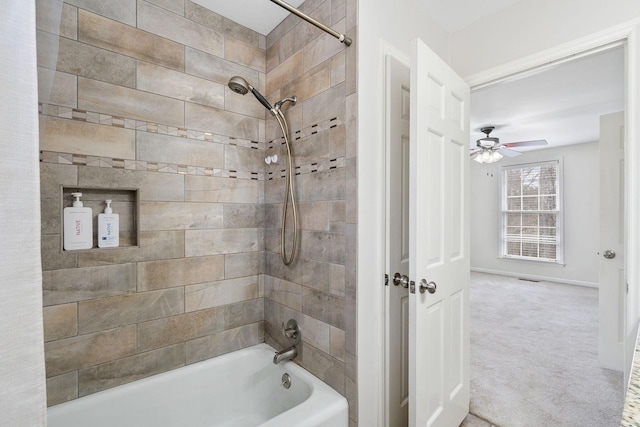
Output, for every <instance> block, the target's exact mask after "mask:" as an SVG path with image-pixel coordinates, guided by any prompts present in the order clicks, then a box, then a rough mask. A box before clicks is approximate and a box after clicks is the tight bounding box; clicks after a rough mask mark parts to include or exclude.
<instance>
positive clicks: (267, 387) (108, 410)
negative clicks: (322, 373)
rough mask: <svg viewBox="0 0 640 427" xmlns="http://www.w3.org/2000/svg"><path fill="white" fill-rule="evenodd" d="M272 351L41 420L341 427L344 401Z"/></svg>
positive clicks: (78, 424)
mask: <svg viewBox="0 0 640 427" xmlns="http://www.w3.org/2000/svg"><path fill="white" fill-rule="evenodd" d="M274 352H275V350H274V349H273V348H271V347H270V346H268V345H267V344H258V345H256V346H253V347H249V348H246V349H243V350H239V351H236V352H233V353H228V354H226V355H223V356H218V357H215V358H213V359H209V360H205V361H203V362H198V363H195V364H193V365H188V366H185V367H182V368H179V369H175V370H173V371H169V372H165V373H163V374H159V375H155V376H153V377H149V378H145V379H142V380H139V381H134V382H132V383H129V384H126V385H122V386H118V387H115V388H112V389H109V390H105V391H102V392H99V393H95V394H92V395H89V396H86V397H83V398H81V399H77V400H74V401H71V402H67V403H62V404H60V405H56V406H52V407H50V408H49V409H48V419H49V423H48V425H49V427H86V426H91V427H113V426H118V427H129V426H130V427H134V426H135V427H145V426H153V427H175V426H189V427H205V426H206V427H214V426H216V427H217V426H220V427H249V426H251V427H253V426H263V427H275V426H278V427H288V426H296V427H347V426H348V424H349V421H348V407H347V401H346V399H345V398H344V397H343V396H341V395H340V394H339V393H337V392H336V391H335V390H333V389H332V388H330V387H329V386H328V385H326V384H325V383H323V382H322V381H320V380H319V379H317V378H316V377H314V376H313V375H311V374H310V373H309V372H307V371H305V370H304V369H302V368H301V367H300V366H298V365H296V364H294V363H293V362H286V363H280V364H277V365H275V364H273V363H272V359H273V355H274ZM285 374H287V375H285ZM287 377H288V378H287ZM287 383H289V384H287ZM287 385H288V386H289V387H288V388H287V387H286V386H287Z"/></svg>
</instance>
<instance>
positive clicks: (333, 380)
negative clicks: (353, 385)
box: [302, 343, 345, 395]
mask: <svg viewBox="0 0 640 427" xmlns="http://www.w3.org/2000/svg"><path fill="white" fill-rule="evenodd" d="M302 367H303V368H305V369H306V370H308V371H309V372H311V373H312V374H314V375H315V376H317V377H318V378H320V379H321V380H322V381H324V382H325V383H327V384H329V385H330V386H331V387H333V388H334V389H335V390H336V391H338V392H339V393H341V394H343V395H344V394H345V372H344V371H345V369H344V363H342V362H340V361H339V360H337V359H334V358H333V357H331V356H328V355H327V354H326V353H325V352H323V351H321V350H319V349H317V348H315V347H313V346H312V345H310V344H309V343H305V345H304V350H303V355H302Z"/></svg>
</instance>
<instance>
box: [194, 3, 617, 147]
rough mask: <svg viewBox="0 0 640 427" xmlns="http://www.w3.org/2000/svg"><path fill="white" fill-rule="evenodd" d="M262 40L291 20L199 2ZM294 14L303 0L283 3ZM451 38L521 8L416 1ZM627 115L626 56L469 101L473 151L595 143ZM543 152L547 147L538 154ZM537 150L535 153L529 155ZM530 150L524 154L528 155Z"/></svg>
mask: <svg viewBox="0 0 640 427" xmlns="http://www.w3.org/2000/svg"><path fill="white" fill-rule="evenodd" d="M194 1H196V2H197V3H199V4H201V5H202V6H204V7H206V8H208V9H210V10H212V11H214V12H216V13H218V14H220V15H223V16H225V17H227V18H229V19H231V20H233V21H236V22H238V23H239V24H242V25H244V26H246V27H248V28H251V29H253V30H255V31H257V32H259V33H261V34H264V35H266V34H269V33H270V32H271V30H272V29H273V28H275V27H276V26H277V25H278V24H279V23H280V22H282V20H283V19H284V18H285V17H286V16H287V15H288V12H287V11H286V10H284V9H282V8H281V7H279V6H277V5H276V4H274V3H272V2H271V1H270V0H233V1H230V0H194ZM285 1H287V2H288V3H289V4H291V5H292V6H294V7H298V6H300V4H302V3H303V1H304V0H285ZM414 1H415V4H416V7H417V8H420V9H421V10H422V11H423V12H424V13H426V14H427V15H429V16H430V17H431V18H432V19H433V20H434V21H435V22H436V23H438V24H439V25H440V26H442V28H444V29H445V30H446V31H448V32H455V31H457V30H459V29H461V28H464V27H466V26H467V25H469V24H471V23H472V22H474V21H477V20H479V19H486V20H487V25H491V18H490V16H491V15H492V14H495V13H496V12H499V11H500V10H502V9H504V8H507V7H510V6H513V5H515V4H516V3H518V2H520V1H523V0H483V1H477V0H414ZM623 108H624V51H623V49H622V48H618V49H616V50H614V51H610V52H606V53H601V54H597V55H593V56H590V57H587V58H583V59H579V60H575V61H573V62H568V63H565V64H562V65H558V66H555V67H553V68H547V69H545V70H544V71H540V72H537V73H536V72H534V73H529V74H528V75H527V76H526V77H521V78H518V79H513V80H511V81H509V82H503V83H500V84H498V85H495V86H492V87H488V88H484V89H481V90H477V91H473V92H472V95H471V144H472V146H475V141H476V140H477V139H478V138H481V137H482V136H484V134H482V133H481V132H480V128H481V127H484V126H489V125H491V126H495V127H496V130H495V131H494V132H493V134H492V136H495V137H498V138H500V140H501V142H514V141H527V140H533V139H546V140H547V141H548V142H549V147H554V146H559V145H568V144H576V143H583V142H592V141H596V140H597V139H598V133H599V116H600V115H602V114H606V113H610V112H615V111H621V110H622V109H623ZM541 148H544V147H541ZM529 149H536V148H529ZM526 150H527V149H521V151H526Z"/></svg>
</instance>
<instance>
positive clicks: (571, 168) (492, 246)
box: [471, 142, 600, 286]
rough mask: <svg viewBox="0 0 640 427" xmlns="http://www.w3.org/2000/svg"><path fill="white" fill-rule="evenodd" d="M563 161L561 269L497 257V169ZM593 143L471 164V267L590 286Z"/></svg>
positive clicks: (594, 248) (594, 244)
mask: <svg viewBox="0 0 640 427" xmlns="http://www.w3.org/2000/svg"><path fill="white" fill-rule="evenodd" d="M556 159H561V160H562V161H563V170H564V176H563V192H564V197H563V207H564V209H563V210H564V242H565V247H564V261H565V262H564V265H559V264H551V263H542V262H531V261H521V260H512V259H503V258H499V257H498V254H499V236H500V215H501V213H500V168H501V167H502V166H507V165H513V164H524V163H531V162H542V161H548V160H556ZM599 170H600V169H599V163H598V143H597V142H592V143H586V144H576V145H570V146H567V147H560V148H553V149H546V150H536V151H531V152H528V153H523V154H522V155H520V156H518V157H514V158H506V157H505V158H504V159H502V160H500V161H499V162H497V163H493V164H490V165H486V164H479V163H477V162H471V267H472V268H474V269H481V270H485V271H492V272H498V273H501V274H508V275H515V276H518V275H520V276H524V277H538V278H548V279H553V280H558V281H564V282H569V283H576V284H585V285H591V286H596V285H597V282H598V260H599V257H598V255H597V252H598V242H599V198H600V195H599Z"/></svg>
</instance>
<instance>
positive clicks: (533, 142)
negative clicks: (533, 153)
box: [502, 139, 547, 148]
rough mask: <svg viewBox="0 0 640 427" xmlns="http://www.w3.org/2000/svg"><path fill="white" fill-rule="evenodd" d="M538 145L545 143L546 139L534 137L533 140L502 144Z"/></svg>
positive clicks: (514, 145)
mask: <svg viewBox="0 0 640 427" xmlns="http://www.w3.org/2000/svg"><path fill="white" fill-rule="evenodd" d="M538 145H547V140H546V139H536V140H534V141H520V142H507V143H506V144H502V146H503V147H509V148H511V147H535V146H538Z"/></svg>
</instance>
